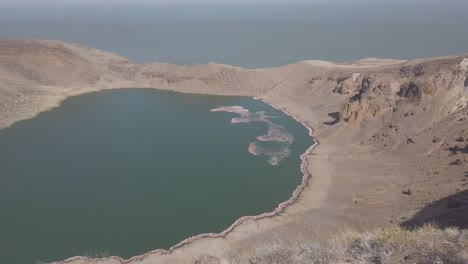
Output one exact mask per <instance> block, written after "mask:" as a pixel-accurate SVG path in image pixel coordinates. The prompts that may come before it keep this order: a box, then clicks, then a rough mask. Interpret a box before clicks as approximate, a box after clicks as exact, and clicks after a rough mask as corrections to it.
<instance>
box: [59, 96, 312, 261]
mask: <svg viewBox="0 0 468 264" xmlns="http://www.w3.org/2000/svg"><path fill="white" fill-rule="evenodd" d="M251 98H253V99H254V100H258V101H262V102H264V103H266V104H268V105H270V106H271V107H273V108H275V109H278V110H281V111H282V112H283V113H284V114H286V115H288V116H290V117H292V118H294V120H296V121H297V122H298V123H300V124H302V125H303V126H304V127H305V128H306V129H307V130H308V131H309V136H310V137H312V139H313V140H314V144H313V145H311V146H310V147H309V148H308V149H307V150H306V151H305V152H304V153H303V154H301V155H300V158H301V161H302V162H301V172H302V173H303V176H302V181H301V184H300V185H298V186H297V187H296V189H295V190H294V191H293V193H292V195H291V197H290V198H289V199H288V200H286V201H284V202H282V203H280V204H279V205H278V206H277V207H276V208H275V210H273V211H272V212H268V213H262V214H259V215H255V216H243V217H241V218H239V219H237V220H236V221H235V222H234V223H233V224H232V225H231V226H229V227H228V228H226V229H225V230H224V231H223V232H221V233H204V234H199V235H196V236H192V237H189V238H187V239H185V240H182V241H181V242H179V243H178V244H176V245H174V246H172V247H170V248H169V249H168V250H166V249H155V250H152V251H149V252H146V253H144V254H142V255H138V256H134V257H131V258H129V259H124V258H121V257H119V256H111V257H107V258H101V259H94V260H100V261H107V260H114V261H118V262H120V263H121V264H126V263H129V262H133V261H141V260H143V259H145V258H146V257H148V256H149V255H153V254H161V255H166V254H171V253H172V252H173V251H174V250H176V249H179V248H182V247H183V246H185V245H188V244H190V243H192V242H195V241H197V240H200V239H203V238H224V237H225V236H226V235H228V234H229V233H231V232H232V231H233V230H234V229H235V228H236V227H237V226H239V225H241V224H242V223H244V222H245V221H248V220H254V221H257V220H260V219H264V218H272V217H274V216H277V215H279V214H281V213H282V212H283V211H284V210H285V209H286V208H287V207H288V206H290V205H292V204H294V203H295V202H296V201H297V200H298V199H299V196H300V194H301V193H302V191H303V190H304V188H305V187H306V186H307V184H308V181H309V179H310V177H311V175H310V173H309V171H308V170H307V166H308V165H309V162H308V161H307V155H309V154H311V153H312V151H313V150H314V149H315V147H317V145H318V144H319V142H318V140H317V139H316V138H314V136H313V130H312V128H311V127H310V126H309V125H308V124H307V123H305V122H304V121H302V120H300V119H299V118H298V117H297V116H295V115H293V114H291V113H290V112H288V111H287V110H286V109H284V108H280V107H277V106H275V105H274V104H272V103H269V102H266V101H264V100H262V99H260V98H256V97H251ZM89 259H91V258H89V257H85V256H75V257H71V258H68V259H65V260H62V261H58V262H52V263H51V264H65V263H71V262H74V261H79V260H89Z"/></svg>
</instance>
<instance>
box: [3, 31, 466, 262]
mask: <svg viewBox="0 0 468 264" xmlns="http://www.w3.org/2000/svg"><path fill="white" fill-rule="evenodd" d="M117 88H157V89H166V90H173V91H180V92H187V93H204V94H216V95H246V96H254V97H257V98H259V99H262V100H264V101H265V102H267V103H270V104H272V105H274V106H276V107H279V108H283V109H285V110H286V111H288V112H289V113H291V114H292V115H294V116H296V117H297V118H298V119H300V120H301V121H303V122H305V123H306V124H307V125H309V126H310V127H311V128H312V129H313V130H314V136H315V138H316V139H317V140H318V141H319V142H320V144H319V145H318V147H317V148H316V149H315V150H314V151H313V152H312V154H311V155H308V157H307V160H308V162H309V165H308V167H307V169H308V171H309V173H310V174H311V179H310V180H309V182H308V186H307V187H306V188H305V190H304V191H303V192H302V193H301V195H300V198H299V200H298V201H297V202H296V203H294V204H293V205H291V206H289V207H288V208H287V209H286V211H285V212H284V213H282V214H280V215H277V216H274V217H270V218H264V219H259V220H256V221H253V220H251V221H246V222H245V223H243V224H241V225H240V226H238V227H236V228H235V229H234V230H233V231H232V232H230V233H229V234H227V235H226V236H225V237H222V238H203V239H199V240H196V241H195V242H192V243H190V244H188V245H184V246H182V247H175V248H172V249H171V250H170V253H169V252H167V251H154V252H150V253H148V254H145V255H142V256H137V257H135V258H132V259H130V260H122V259H120V258H117V257H109V258H103V259H100V260H94V262H90V261H91V260H90V259H88V258H86V257H76V258H72V259H69V260H67V261H66V263H124V262H125V263H133V262H135V261H139V262H138V263H171V264H172V263H204V262H203V261H201V260H203V259H205V260H206V259H209V260H210V261H214V262H213V263H230V262H234V261H235V260H236V258H237V257H238V253H239V252H242V254H246V256H247V255H248V254H250V253H251V251H253V250H254V249H255V248H260V247H262V246H264V245H267V244H269V243H271V241H275V245H278V244H279V245H282V244H285V245H287V244H291V243H293V244H297V243H300V242H303V241H310V240H311V239H313V240H314V241H325V240H327V239H328V238H330V237H333V236H334V235H336V233H337V232H341V231H343V230H354V231H360V230H366V229H369V228H371V229H372V228H377V227H379V228H380V227H387V226H394V225H402V226H405V227H413V226H420V225H423V224H424V223H427V222H434V223H436V224H438V225H439V226H442V227H448V226H455V227H462V228H466V227H468V196H467V193H468V192H467V191H468V155H467V154H468V108H467V104H468V55H461V56H448V57H440V58H431V59H421V60H412V61H405V60H382V59H364V60H360V61H356V62H352V63H332V62H324V61H302V62H297V63H294V64H290V65H286V66H283V67H277V68H267V69H242V68H238V67H232V66H228V65H221V64H216V63H210V64H206V65H189V66H186V65H173V64H161V63H149V64H134V63H132V62H130V61H128V60H126V59H125V58H122V57H120V56H117V55H114V54H111V53H108V52H105V51H100V50H96V49H92V48H88V47H84V46H81V45H78V44H72V43H65V42H60V41H48V40H47V41H46V40H18V39H0V128H4V127H8V126H10V125H12V124H13V123H15V122H17V121H20V120H23V119H28V118H32V117H34V116H35V115H37V114H38V113H40V112H43V111H47V110H48V109H50V108H52V107H56V106H57V105H59V104H60V102H61V101H62V100H64V99H65V98H67V97H69V96H73V95H78V94H82V93H86V92H91V91H97V90H102V89H117ZM249 252H250V253H249ZM249 256H250V255H249ZM197 261H199V262H197ZM200 261H201V262H200ZM353 261H354V260H353V259H351V262H353ZM401 261H402V263H405V262H407V263H412V262H411V259H408V260H405V259H403V260H401ZM355 262H359V261H358V260H356V261H355ZM64 263H65V262H64ZM259 263H263V262H259ZM265 263H266V262H265Z"/></svg>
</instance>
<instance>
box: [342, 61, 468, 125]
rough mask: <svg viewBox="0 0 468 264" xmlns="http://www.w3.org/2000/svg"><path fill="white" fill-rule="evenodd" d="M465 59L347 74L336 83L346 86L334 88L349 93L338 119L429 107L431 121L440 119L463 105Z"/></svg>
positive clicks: (353, 121) (396, 114)
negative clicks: (342, 79) (351, 75)
mask: <svg viewBox="0 0 468 264" xmlns="http://www.w3.org/2000/svg"><path fill="white" fill-rule="evenodd" d="M467 62H468V59H466V58H456V59H451V60H445V61H429V62H421V63H419V62H416V63H410V64H409V65H403V66H400V67H394V68H390V69H386V70H385V71H382V70H377V71H372V72H369V73H364V74H361V75H360V76H359V77H358V78H348V79H346V80H345V81H342V82H341V83H338V85H337V87H338V86H339V87H343V86H345V87H347V88H346V89H344V90H343V89H336V88H335V90H334V92H337V93H340V94H352V96H351V97H350V98H349V100H348V101H346V102H345V103H343V105H342V107H341V109H340V112H339V119H340V121H344V122H348V123H349V124H356V123H359V122H361V121H363V120H365V119H369V118H381V117H382V115H384V114H387V115H390V116H394V117H395V118H396V117H404V116H407V115H414V111H416V110H417V111H424V112H426V111H431V112H432V113H433V115H432V116H431V117H432V118H431V122H433V121H434V120H440V119H442V118H444V117H446V116H447V115H450V114H451V113H453V112H455V111H460V110H461V109H463V108H464V107H466V105H467V99H468V97H467V96H468V89H467V86H466V85H465V82H466V79H467V76H468V67H467ZM348 80H352V81H348ZM429 123H430V122H429ZM429 123H428V124H427V125H429Z"/></svg>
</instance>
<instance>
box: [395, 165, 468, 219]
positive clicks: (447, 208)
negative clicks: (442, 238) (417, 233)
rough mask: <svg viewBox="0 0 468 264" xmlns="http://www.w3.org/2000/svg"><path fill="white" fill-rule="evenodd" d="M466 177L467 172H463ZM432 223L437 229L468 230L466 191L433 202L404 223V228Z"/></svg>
mask: <svg viewBox="0 0 468 264" xmlns="http://www.w3.org/2000/svg"><path fill="white" fill-rule="evenodd" d="M465 176H468V172H465ZM427 223H432V224H435V225H437V226H439V227H459V228H468V190H465V191H461V192H459V193H456V194H454V195H451V196H449V197H446V198H443V199H441V200H438V201H435V202H433V203H432V204H429V205H427V206H426V207H424V208H423V209H422V210H421V211H419V212H418V213H417V214H416V215H415V216H414V217H413V218H411V219H410V220H408V221H406V222H404V223H403V224H402V225H403V226H405V227H419V226H423V225H424V224H427Z"/></svg>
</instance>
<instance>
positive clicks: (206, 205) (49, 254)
mask: <svg viewBox="0 0 468 264" xmlns="http://www.w3.org/2000/svg"><path fill="white" fill-rule="evenodd" d="M226 106H238V107H235V108H232V107H231V108H226ZM220 107H221V108H220ZM223 107H225V108H223ZM241 107H242V108H241ZM213 109H217V110H213ZM233 109H234V111H231V113H229V112H226V111H227V110H233ZM247 110H248V111H247ZM259 111H264V113H262V112H259ZM232 112H239V113H240V114H237V113H232ZM232 118H235V119H232ZM231 121H234V123H231ZM312 143H313V141H312V139H311V138H310V137H309V136H308V131H307V130H306V129H305V128H304V127H303V126H302V125H301V124H299V123H297V122H296V121H295V120H294V119H292V118H291V117H289V116H287V115H285V114H283V113H282V112H281V111H279V110H276V109H274V108H272V107H270V106H269V105H267V104H265V103H263V102H260V101H257V100H253V99H251V98H247V97H220V96H204V95H187V94H179V93H173V92H165V91H158V90H151V89H124V90H111V91H102V92H95V93H89V94H85V95H81V96H77V97H72V98H69V99H67V100H65V101H64V102H63V103H62V105H61V106H60V107H59V108H55V109H53V110H51V111H48V112H44V113H41V114H40V115H39V116H38V117H36V118H34V119H30V120H25V121H21V122H18V123H15V124H14V125H13V126H11V127H9V128H6V129H2V130H0V163H1V164H0V167H1V168H2V170H1V171H2V172H1V175H2V176H1V177H0V211H1V212H2V215H1V217H0V248H1V250H0V259H2V261H3V262H4V263H35V262H36V261H37V260H42V261H53V260H60V259H64V258H67V257H71V256H75V255H91V256H93V255H100V254H104V255H107V254H110V255H119V256H122V257H126V258H128V257H131V256H134V255H138V254H142V253H144V252H147V251H149V250H153V249H156V248H168V247H170V246H173V245H175V244H176V243H177V242H180V241H181V240H183V239H185V238H187V237H189V236H192V235H196V234H199V233H204V232H220V231H222V230H224V229H225V228H226V227H228V226H229V225H231V224H232V223H233V222H234V221H235V220H236V219H238V218H239V217H241V216H244V215H256V214H260V213H263V212H267V211H272V210H273V209H274V208H275V207H276V206H277V205H278V204H279V203H280V202H282V201H285V200H287V199H288V198H289V197H290V196H291V193H292V191H293V190H294V189H295V188H296V186H297V185H298V184H300V181H301V177H302V175H301V172H300V159H299V155H300V154H302V153H303V152H304V151H305V150H306V148H308V147H309V146H310V145H311V144H312ZM252 144H254V145H255V146H256V151H252V148H250V149H249V146H250V145H252ZM249 151H250V152H251V153H249ZM252 153H253V154H257V155H258V156H256V155H253V154H252Z"/></svg>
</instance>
